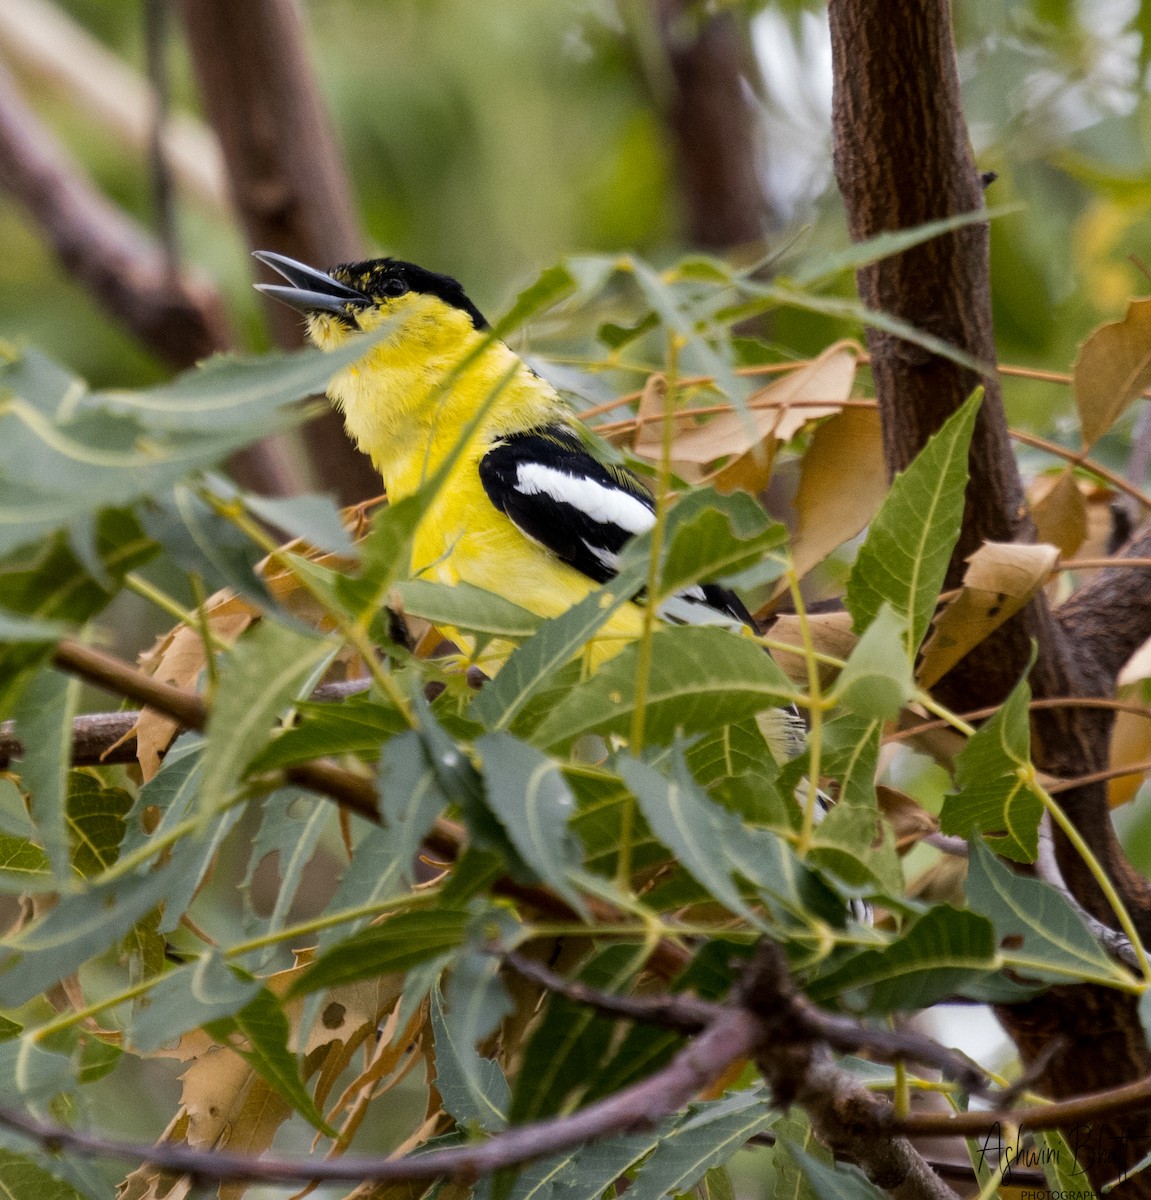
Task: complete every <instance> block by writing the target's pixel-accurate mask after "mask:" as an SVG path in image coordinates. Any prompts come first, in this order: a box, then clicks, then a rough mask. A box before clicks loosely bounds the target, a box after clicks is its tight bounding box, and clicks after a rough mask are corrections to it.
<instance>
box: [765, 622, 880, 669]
mask: <svg viewBox="0 0 1151 1200" xmlns="http://www.w3.org/2000/svg"><path fill="white" fill-rule="evenodd" d="M807 625H808V629H809V631H810V634H811V641H812V645H813V646H814V647H815V649H816V650H818V651H819V653H820V654H829V655H831V656H832V657H834V658H847V657H848V655H850V654H851V652H852V650H854V649H855V643H856V642H857V641H858V639H857V638H856V636H855V634H854V633H852V632H851V614H850V613H849V612H829V613H808V614H807ZM767 636H768V637H769V638H771V640H772V641H773V642H783V643H784V644H785V645H788V646H796V647H802V646H803V633H802V627H801V626H800V623H799V618H798V617H797V616H796V615H795V614H794V613H784V614H783V615H782V616H780V617H778V618H777V619H776V621H775V624H774V625H772V626H771V628H770V629H769V630H768V632H767ZM772 656H773V657H774V659H775V661H776V662H777V663H779V665H780V667H781V668H782V670H783V672H784V674H786V675H787V676H788V678H789V679H792V680H794V681H795V682H796V683H804V684H805V683H806V682H807V659H806V658H805V657H804V655H803V650H802V649H801V648H799V649H796V650H795V651H791V650H772ZM837 674H838V670H837V668H835V667H832V666H828V665H826V664H824V663H820V665H819V679H820V683H821V684H823V685H824V686H825V687H826V686H829V685H830V684H831V682H832V681H833V680H834V679H835V676H836V675H837Z"/></svg>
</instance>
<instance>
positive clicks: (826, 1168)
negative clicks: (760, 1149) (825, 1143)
mask: <svg viewBox="0 0 1151 1200" xmlns="http://www.w3.org/2000/svg"><path fill="white" fill-rule="evenodd" d="M781 1151H782V1152H783V1153H784V1154H786V1155H787V1156H788V1157H790V1158H791V1160H792V1161H793V1162H794V1163H795V1165H796V1166H797V1167H798V1168H799V1169H800V1171H802V1172H803V1175H804V1178H805V1179H806V1180H807V1184H808V1186H809V1187H810V1188H811V1192H812V1195H814V1196H815V1197H816V1200H887V1193H886V1192H881V1191H880V1190H879V1188H877V1187H876V1186H875V1184H873V1183H872V1182H871V1181H870V1180H869V1179H868V1178H867V1176H866V1175H864V1174H863V1172H862V1171H860V1170H859V1169H858V1168H856V1167H853V1166H851V1165H850V1164H847V1163H834V1162H833V1163H825V1162H821V1161H820V1160H819V1159H818V1158H815V1157H814V1156H813V1155H811V1154H808V1153H807V1152H806V1151H805V1150H801V1149H800V1147H799V1146H797V1145H795V1143H794V1142H790V1141H788V1140H787V1139H786V1138H780V1139H779V1140H778V1141H777V1142H776V1153H777V1154H779V1153H780V1152H781Z"/></svg>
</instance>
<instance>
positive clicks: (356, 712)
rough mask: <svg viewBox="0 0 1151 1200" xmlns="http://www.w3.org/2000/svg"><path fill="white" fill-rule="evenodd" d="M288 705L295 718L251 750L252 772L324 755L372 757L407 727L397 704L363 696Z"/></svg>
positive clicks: (276, 767) (304, 701)
mask: <svg viewBox="0 0 1151 1200" xmlns="http://www.w3.org/2000/svg"><path fill="white" fill-rule="evenodd" d="M293 708H294V711H295V714H296V723H295V724H294V725H293V726H292V727H291V728H290V729H285V730H283V731H282V732H280V733H278V734H277V735H276V736H275V737H273V739H272V740H271V741H270V742H269V743H268V744H267V746H265V747H264V749H263V750H261V751H260V752H259V754H257V755H256V757H255V758H254V759H253V760H252V761H251V763H250V764H249V769H250V770H251V771H253V772H255V773H256V774H261V773H263V772H264V771H275V770H278V769H279V768H280V767H287V766H291V765H293V764H295V763H301V762H307V761H308V760H309V759H313V758H324V757H325V756H328V755H331V756H336V755H340V754H354V755H356V756H357V757H360V758H369V759H370V758H374V757H375V756H376V755H377V753H378V752H379V750H380V747H381V746H382V745H383V744H384V743H385V742H387V741H388V739H389V738H391V737H393V736H394V735H395V734H399V733H402V732H403V731H404V730H405V729H407V728H408V723H407V721H406V720H405V719H404V716H403V714H402V713H401V712H400V711H399V710H398V709H396V708H394V707H392V706H391V705H390V704H384V703H381V702H380V701H379V700H378V699H373V698H368V697H366V696H349V697H348V698H347V699H345V700H341V701H339V702H338V703H336V702H334V701H330V700H326V701H310V700H301V701H300V702H299V703H298V704H296V705H294V706H293Z"/></svg>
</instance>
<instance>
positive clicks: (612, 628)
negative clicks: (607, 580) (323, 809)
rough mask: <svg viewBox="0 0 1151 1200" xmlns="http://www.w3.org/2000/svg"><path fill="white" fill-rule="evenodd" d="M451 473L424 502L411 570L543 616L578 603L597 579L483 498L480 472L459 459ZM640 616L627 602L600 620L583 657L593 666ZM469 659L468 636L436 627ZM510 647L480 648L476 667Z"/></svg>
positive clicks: (630, 635)
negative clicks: (523, 530) (429, 501)
mask: <svg viewBox="0 0 1151 1200" xmlns="http://www.w3.org/2000/svg"><path fill="white" fill-rule="evenodd" d="M453 474H454V475H455V477H454V478H452V479H450V480H449V481H448V482H447V485H446V486H445V487H444V488H443V489H442V490H441V492H440V495H439V496H438V497H437V498H436V499H435V500H434V501H433V502H432V504H431V505H430V506H429V508H428V511H427V512H426V513H425V514H424V516H423V517H422V518H421V520H420V523H419V525H418V526H417V528H416V535H415V540H414V544H413V547H412V574H413V575H414V576H419V577H421V578H424V579H435V580H438V581H440V582H442V583H448V584H455V583H459V582H461V581H462V582H464V583H470V584H473V585H474V586H475V587H480V588H484V589H485V590H486V591H489V592H495V593H496V594H497V595H499V596H503V597H504V598H505V599H507V600H510V601H512V603H514V604H518V605H519V606H520V607H521V608H526V609H528V610H529V611H530V612H533V613H536V614H537V615H539V616H541V617H558V616H560V615H561V614H562V613H565V612H567V610H568V609H569V608H571V607H572V605H574V604H577V603H578V602H579V601H580V600H582V599H583V598H584V597H585V596H586V595H588V593H589V592H592V591H594V590H595V588H596V586H597V585H596V584H595V583H594V582H593V581H592V580H590V579H588V578H587V576H585V575H583V574H582V573H581V572H579V571H577V570H575V569H574V568H573V567H569V566H568V565H567V564H566V563H564V562H561V561H560V560H559V559H558V558H556V557H555V556H554V555H553V554H552V553H551V552H550V551H548V550H545V549H544V548H543V547H542V546H539V545H537V544H536V543H535V542H533V541H531V539H530V538H528V537H526V536H525V535H524V534H523V533H521V532H520V530H519V529H518V528H517V527H516V526H515V525H514V524H513V523H512V521H511V520H509V518H508V517H506V516H504V514H503V513H501V512H500V511H499V510H498V509H497V508H496V507H495V506H494V505H493V504H492V502H491V501H490V500H489V499H488V497H487V493H486V492H485V491H484V489H483V485H482V484H481V483H480V480H479V475H478V473H477V472H476V470H475V469H474V468H473V467H471V465H470V464H461V466H460V469H459V470H458V472H456V473H453ZM642 627H643V614H642V612H641V610H640V609H639V608H638V607H637V606H636V605H634V604H625V605H624V606H623V607H622V608H620V609H619V610H617V611H616V612H615V613H613V614H612V616H611V617H610V618H609V619H608V620H607V621H606V622H605V623H604V625H603V627H602V628H601V630H600V632H599V634H598V635H597V636H596V638H595V639H594V641H593V642H591V643H590V644H589V646H588V648H587V651H586V655H585V661H586V662H587V665H588V667H589V668H590V669H592V670H594V669H595V668H596V667H598V666H599V665H600V664H601V663H603V662H605V661H606V660H607V659H609V658H611V657H612V656H613V655H615V654H618V653H619V652H620V651H621V650H622V649H623V648H624V647H625V646H626V645H627V644H628V643H629V642H631V641H634V640H635V639H636V638H637V637H639V635H640V632H641V630H642ZM440 632H441V633H442V634H443V635H444V636H445V637H447V638H450V639H451V640H452V641H453V642H455V643H456V644H457V645H458V646H459V647H460V649H461V650H463V651H464V652H465V654H467V655H468V656H469V658H471V656H472V655H473V653H474V639H472V638H470V637H468V636H466V635H465V634H462V633H460V632H459V631H458V630H455V629H450V628H441V629H440ZM510 649H511V647H510V646H509V645H508V643H506V642H502V643H498V644H497V643H492V644H490V645H488V646H487V647H485V650H484V653H483V655H482V656H481V659H480V660H479V661H477V665H478V666H480V667H481V669H482V670H483V671H484V672H485V674H488V675H491V674H493V673H494V671H496V670H498V669H499V667H501V666H502V665H503V662H504V660H505V659H506V657H507V654H508V653H509V651H510Z"/></svg>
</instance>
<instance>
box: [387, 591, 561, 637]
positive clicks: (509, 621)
mask: <svg viewBox="0 0 1151 1200" xmlns="http://www.w3.org/2000/svg"><path fill="white" fill-rule="evenodd" d="M392 591H393V592H394V593H395V595H396V596H398V597H399V600H400V607H401V609H402V611H403V612H404V613H409V614H411V615H412V616H416V617H423V618H424V620H426V621H431V622H432V623H433V624H434V625H451V626H452V627H453V628H455V629H463V630H465V631H466V632H468V633H486V634H490V635H492V636H493V637H507V638H527V637H531V635H532V634H533V633H535V631H536V630H537V629H538V628H539V627H540V624H541V623H542V621H543V618H542V617H538V616H536V614H535V613H533V612H529V611H528V610H527V609H526V608H521V607H520V606H519V605H518V604H513V603H512V601H510V600H508V599H507V598H506V597H504V596H498V595H496V593H495V592H488V591H485V590H484V589H483V588H479V587H475V586H474V585H472V584H470V583H456V584H446V583H436V582H434V581H433V580H430V579H409V580H406V581H403V582H400V583H397V584H396V585H395V587H394V588H393V589H392Z"/></svg>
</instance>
